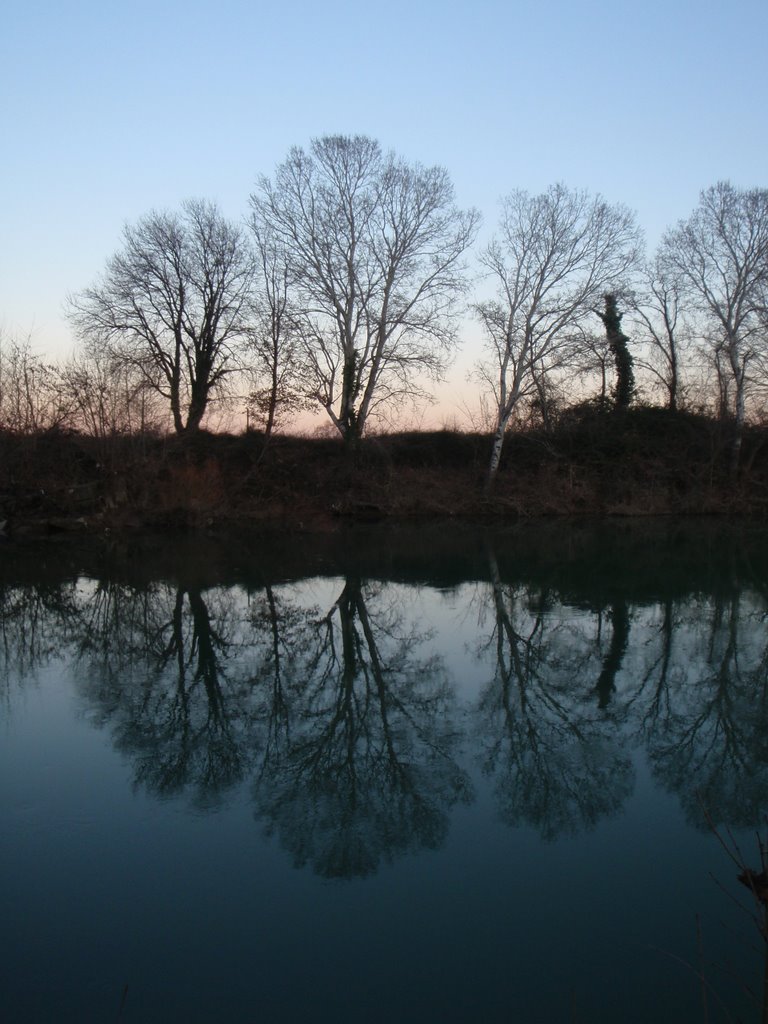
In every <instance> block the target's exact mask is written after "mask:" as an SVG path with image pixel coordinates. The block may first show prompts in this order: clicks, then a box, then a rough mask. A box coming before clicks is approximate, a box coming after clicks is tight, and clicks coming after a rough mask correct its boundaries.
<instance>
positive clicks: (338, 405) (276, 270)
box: [0, 136, 768, 476]
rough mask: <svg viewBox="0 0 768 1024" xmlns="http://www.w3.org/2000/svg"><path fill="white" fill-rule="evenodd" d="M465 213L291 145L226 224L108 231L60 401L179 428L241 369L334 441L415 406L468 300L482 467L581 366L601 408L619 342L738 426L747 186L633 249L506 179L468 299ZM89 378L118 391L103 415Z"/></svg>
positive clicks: (391, 160)
mask: <svg viewBox="0 0 768 1024" xmlns="http://www.w3.org/2000/svg"><path fill="white" fill-rule="evenodd" d="M478 225H479V216H478V214H477V212H476V211H474V210H460V209H458V208H457V206H456V205H455V202H454V194H453V188H452V185H451V182H450V179H449V177H448V174H447V172H446V171H445V170H444V169H442V168H439V167H432V168H424V167H422V166H420V165H416V164H409V163H407V162H406V161H404V160H402V159H400V158H399V157H397V156H395V155H394V154H392V153H383V152H382V150H381V148H380V146H379V145H378V143H377V142H375V141H373V140H372V139H369V138H367V137H364V136H355V137H348V136H330V137H325V138H321V139H317V140H315V141H313V142H312V144H311V146H310V147H309V149H308V150H304V149H302V148H294V149H292V150H291V151H290V153H289V154H288V157H287V159H286V160H285V161H284V162H283V163H282V164H280V165H279V166H278V167H277V169H276V171H275V173H274V175H273V176H272V177H271V178H269V177H262V178H260V179H259V180H258V182H257V187H256V190H255V191H254V193H253V194H252V196H251V198H250V213H249V217H248V221H247V224H243V225H237V224H234V223H231V222H229V221H228V220H226V218H224V217H223V216H222V214H221V213H220V211H219V210H218V209H217V207H216V206H215V205H214V204H212V203H210V202H207V201H199V200H198V201H191V202H187V203H185V204H183V206H182V207H181V210H180V211H179V212H178V213H151V214H149V215H148V216H146V217H145V218H143V219H141V220H140V221H138V222H137V223H136V224H134V225H129V226H127V227H126V228H125V229H124V233H123V244H122V248H121V249H120V251H119V252H117V253H116V254H115V255H114V256H113V257H112V258H111V259H110V260H109V261H108V263H107V266H106V270H105V272H104V274H103V275H102V277H101V279H100V280H99V281H98V283H96V284H95V285H93V286H92V287H90V288H88V289H86V290H84V291H83V292H81V293H79V294H77V295H74V296H72V297H71V298H70V299H69V303H68V306H69V315H70V320H71V323H72V325H73V327H74V329H75V332H76V334H77V337H78V338H79V340H80V341H81V343H82V349H81V355H80V357H79V362H78V361H77V360H76V361H75V363H74V364H73V367H72V368H71V369H70V371H69V393H70V396H71V397H73V399H74V405H75V406H76V407H77V409H78V410H79V412H80V415H81V418H82V420H83V421H84V422H85V423H86V424H87V425H88V426H89V427H91V428H94V427H95V420H97V419H99V420H100V427H99V429H101V428H104V429H106V428H108V427H109V428H112V429H114V428H117V429H120V428H121V426H122V424H121V423H119V422H118V420H120V417H122V419H127V420H129V421H130V422H131V423H132V424H135V423H136V421H137V420H139V421H140V422H141V423H142V424H145V423H146V422H147V417H148V416H150V414H152V415H154V413H155V411H156V408H157V406H156V403H155V402H154V401H153V398H154V399H155V400H157V399H159V400H160V403H161V409H163V410H164V411H165V413H166V415H167V411H168V410H170V415H171V417H172V421H173V426H174V428H175V430H176V431H177V432H179V433H184V432H190V431H195V430H197V429H198V427H199V426H200V424H201V422H202V420H203V418H204V416H205V415H206V413H207V412H208V410H209V407H210V404H211V402H212V401H213V400H215V399H217V398H219V397H221V396H222V395H225V394H226V392H227V384H228V383H229V384H231V383H232V381H233V380H234V379H235V375H236V374H237V375H238V376H239V375H241V374H243V373H245V374H246V375H247V377H248V379H249V382H250V386H249V392H250V401H251V407H252V409H253V411H254V412H255V413H256V414H257V415H258V416H259V417H261V418H262V422H263V424H264V428H265V430H266V432H267V433H268V434H269V433H270V432H271V431H272V430H274V429H275V427H276V425H277V424H278V423H279V422H280V419H281V417H282V418H285V417H286V416H288V415H290V414H293V413H295V412H296V411H297V410H298V409H300V408H301V407H302V406H308V407H315V408H316V407H320V408H322V409H324V410H325V413H326V414H327V416H328V418H329V420H330V422H331V423H332V424H333V425H334V427H335V428H336V429H337V430H338V432H339V434H340V435H341V436H342V437H343V438H344V439H345V440H346V441H348V442H350V443H352V444H354V443H355V442H356V441H358V440H359V439H360V437H361V436H362V435H363V433H364V432H365V430H366V427H367V426H368V424H369V422H370V421H371V419H372V417H374V418H375V417H376V416H377V414H381V413H382V412H386V411H388V410H392V409H393V408H396V407H397V406H398V405H399V404H401V403H402V402H404V401H409V400H414V399H421V398H425V397H428V385H429V382H430V381H431V380H432V381H434V380H436V379H439V378H440V376H441V375H442V373H443V372H444V370H445V367H446V363H447V360H448V359H449V357H450V355H451V354H452V353H453V351H454V350H455V348H456V345H457V342H458V328H459V325H460V323H461V322H462V320H461V318H462V317H463V316H465V315H466V314H467V312H468V311H470V312H471V313H473V314H474V316H475V317H476V318H477V319H478V321H479V323H480V324H481V325H482V330H483V333H484V338H485V346H486V349H485V357H484V358H483V359H482V360H481V361H480V362H479V364H478V366H477V371H476V381H477V382H478V383H479V385H480V387H481V389H482V393H483V395H484V398H485V401H486V408H487V409H488V410H489V422H488V423H486V424H485V425H486V426H492V428H493V431H494V437H495V441H494V447H493V455H492V461H491V466H490V471H491V476H493V474H494V473H495V471H496V469H497V467H498V464H499V458H500V455H501V449H502V444H503V441H504V436H505V433H506V431H507V430H508V429H509V426H510V424H511V423H513V422H514V420H515V419H516V418H518V417H519V415H520V413H521V410H523V409H529V408H530V407H531V406H532V405H535V407H536V408H537V409H538V411H539V413H540V415H541V416H542V418H543V419H544V420H545V422H546V421H547V418H548V417H549V416H551V414H552V411H553V410H554V409H555V408H556V407H557V406H558V404H562V403H563V401H564V399H565V397H566V396H567V397H569V398H570V399H571V400H573V399H578V398H583V397H584V396H585V390H584V385H583V383H582V384H578V383H577V384H574V381H577V382H578V381H579V380H583V378H584V375H585V374H587V373H594V372H595V370H597V371H598V374H599V378H600V398H601V400H602V401H603V402H604V403H608V402H614V403H616V404H619V405H626V404H628V402H629V401H630V400H631V398H632V393H633V390H634V376H633V363H632V354H631V351H630V348H629V347H628V345H627V342H628V341H629V340H630V339H631V342H632V351H634V352H635V357H636V365H637V366H638V367H639V368H642V369H643V370H644V372H645V373H646V374H647V375H650V378H651V379H653V380H655V382H656V384H657V385H659V386H660V387H661V388H662V389H663V392H664V396H665V401H666V403H667V404H668V405H669V407H670V408H673V409H674V408H676V407H677V406H678V405H679V404H680V403H681V401H684V400H685V395H686V393H685V387H686V379H685V376H684V373H683V367H684V365H685V363H686V359H688V360H689V362H690V357H691V355H692V354H694V353H695V354H696V355H698V356H699V357H700V358H699V360H698V365H699V366H700V367H702V368H703V372H710V374H711V375H712V376H713V379H714V380H715V381H716V396H717V398H716V403H717V407H718V410H719V412H720V413H721V414H722V415H724V416H728V417H730V418H733V420H734V422H735V423H736V426H737V428H738V429H737V431H736V433H737V435H738V434H739V433H740V428H741V426H742V424H743V422H744V419H745V416H746V414H747V409H748V402H749V400H750V396H753V397H754V398H755V399H757V398H759V394H760V390H761V389H762V388H763V386H764V382H765V380H766V377H765V369H766V367H765V360H766V356H767V355H768V313H767V309H768V300H767V298H766V296H767V295H768V189H751V190H741V189H738V188H736V187H734V186H733V185H731V184H728V183H725V182H721V183H719V184H717V185H715V186H713V187H711V188H709V189H707V190H706V191H704V192H703V193H702V194H701V197H700V202H699V205H698V207H697V209H696V210H695V211H694V212H693V214H692V215H691V216H690V217H689V218H688V220H686V221H682V222H681V223H680V224H679V225H678V226H677V227H676V228H674V229H671V230H670V231H668V232H667V233H666V235H665V236H664V238H663V240H662V242H661V245H660V247H659V250H658V252H657V253H656V255H655V257H654V258H653V260H651V261H650V262H649V261H647V260H646V259H645V257H644V254H643V245H642V237H641V232H640V230H639V228H638V225H637V223H636V220H635V218H634V215H633V214H632V213H631V212H630V211H629V210H627V209H626V208H625V207H623V206H621V205H617V204H610V203H607V202H606V201H605V200H603V199H601V198H600V197H593V196H590V195H589V194H588V193H586V192H583V191H576V190H572V189H568V188H566V187H565V186H564V185H555V186H552V187H551V188H549V189H547V190H546V191H545V192H543V193H542V194H540V195H531V194H529V193H527V192H522V191H517V192H513V193H512V194H511V195H509V196H507V197H506V198H505V199H504V200H503V202H502V216H501V221H500V224H499V227H498V230H497V233H496V235H495V237H494V238H493V239H492V240H491V241H490V243H489V244H487V245H486V246H485V247H484V248H483V249H482V250H481V251H480V253H479V256H478V259H479V265H480V268H481V271H482V273H481V276H480V279H479V287H483V288H484V289H486V290H487V294H488V297H487V298H485V299H481V300H480V301H472V300H471V299H470V297H469V296H468V294H467V291H468V286H469V278H468V265H467V262H468V256H469V253H470V248H471V246H472V244H473V242H474V240H475V238H476V235H477V230H478ZM622 316H624V317H625V320H624V324H625V327H629V335H630V337H629V338H628V337H627V335H626V334H625V333H624V331H623V329H622V326H621V325H622ZM6 362H7V360H6ZM3 369H4V365H3V367H0V388H1V387H2V383H1V382H2V380H3V376H2V372H3ZM614 371H615V373H616V383H615V387H613V388H611V387H610V386H609V381H610V380H611V375H612V373H613V372H614ZM39 376H40V375H38V377H39ZM107 378H109V380H111V382H112V387H111V391H110V389H109V388H108V387H107ZM94 388H95V391H96V394H97V395H104V396H105V395H106V394H107V392H108V391H109V392H110V396H111V398H112V400H114V395H115V393H117V394H118V395H119V396H120V401H119V402H118V403H117V404H118V405H119V406H120V409H121V410H122V412H121V413H120V415H118V414H117V411H116V410H112V411H111V412H110V411H108V410H104V409H102V408H101V407H100V403H99V402H98V401H96V402H94V400H93V391H94ZM89 389H90V392H89ZM0 402H2V394H1V393H0ZM6 404H7V403H6ZM128 406H130V408H131V410H132V411H131V412H130V413H129V412H128ZM84 407H85V408H84ZM0 408H2V409H3V410H4V409H5V406H4V405H0ZM137 409H140V410H141V412H140V413H137V411H136V410H137ZM6 419H7V414H6Z"/></svg>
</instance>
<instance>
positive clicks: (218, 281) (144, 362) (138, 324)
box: [69, 200, 253, 433]
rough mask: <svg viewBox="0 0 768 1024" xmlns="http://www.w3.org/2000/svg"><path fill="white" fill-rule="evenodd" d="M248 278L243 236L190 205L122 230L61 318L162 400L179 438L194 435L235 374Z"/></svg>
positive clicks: (207, 209)
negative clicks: (97, 278)
mask: <svg viewBox="0 0 768 1024" xmlns="http://www.w3.org/2000/svg"><path fill="white" fill-rule="evenodd" d="M252 277H253V258H252V254H251V252H250V250H249V248H248V246H247V244H246V241H245V238H244V235H243V232H242V231H241V230H240V229H239V228H238V227H236V226H234V225H233V224H230V223H229V222H228V221H227V220H225V219H224V217H223V216H222V215H221V213H220V212H219V210H218V209H217V207H216V206H215V205H214V204H213V203H209V202H205V201H203V200H193V201H190V202H187V203H185V204H184V205H183V206H182V210H181V213H180V214H175V213H173V214H172V213H151V214H149V216H147V217H144V218H143V219H142V220H140V221H138V223H137V224H135V225H128V226H126V227H125V228H124V230H123V248H122V250H121V251H120V252H118V253H117V254H116V255H115V256H113V257H112V258H111V259H110V260H109V262H108V263H107V269H106V273H105V274H104V277H103V279H102V281H101V282H100V283H99V284H97V285H95V286H94V287H92V288H88V289H86V290H85V291H84V292H81V293H80V294H79V295H76V296H74V297H72V298H71V299H70V301H69V312H70V319H71V321H72V324H73V326H74V327H75V330H76V331H77V332H78V334H79V335H80V336H81V337H82V338H84V339H85V340H87V341H89V342H91V343H92V344H95V345H97V346H98V345H103V346H107V347H108V348H109V350H110V351H111V352H112V354H113V355H114V357H115V358H116V359H117V360H118V361H122V362H125V363H127V364H129V365H131V366H134V367H136V369H137V370H139V372H140V373H141V374H142V375H143V377H144V380H145V381H146V384H147V385H148V386H149V387H151V388H153V389H154V390H156V391H157V392H159V394H160V395H162V396H163V397H164V398H165V399H167V401H168V402H169V403H170V409H171V414H172V417H173V425H174V428H175V429H176V431H177V432H178V433H184V432H187V431H188V432H193V431H195V430H197V429H198V427H199V426H200V423H201V421H202V419H203V416H204V415H205V412H206V409H207V408H208V403H209V401H210V399H211V397H212V396H213V395H215V394H216V392H217V390H219V389H220V388H221V386H222V384H223V382H224V380H225V378H226V376H227V374H229V373H230V372H232V371H233V370H234V369H235V363H234V360H233V355H234V349H235V347H236V346H238V345H239V344H240V343H241V342H242V341H243V340H244V338H245V335H246V330H247V327H248V317H247V314H248V298H249V295H250V288H251V281H252Z"/></svg>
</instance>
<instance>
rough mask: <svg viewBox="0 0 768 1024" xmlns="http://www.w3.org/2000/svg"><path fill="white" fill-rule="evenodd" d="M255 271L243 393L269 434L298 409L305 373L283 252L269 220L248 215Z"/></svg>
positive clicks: (304, 400)
mask: <svg viewBox="0 0 768 1024" xmlns="http://www.w3.org/2000/svg"><path fill="white" fill-rule="evenodd" d="M251 229H252V231H253V237H254V242H255V256H256V273H255V280H254V298H253V307H252V312H251V326H250V329H249V331H248V344H247V348H246V372H247V375H248V377H249V378H251V379H252V380H253V382H254V387H253V388H252V389H251V392H250V394H249V397H248V408H249V411H250V410H253V411H254V412H255V413H256V417H257V419H261V420H262V422H263V424H264V434H265V436H266V437H270V436H271V434H272V432H273V430H274V429H275V427H276V425H277V424H278V423H279V422H280V420H281V418H282V417H283V416H284V415H285V414H287V413H289V412H291V411H295V410H297V409H299V408H301V407H302V406H303V405H304V404H305V403H306V399H304V398H303V395H302V384H303V382H304V378H305V372H304V362H303V352H302V349H301V331H300V324H299V318H298V316H297V313H296V312H295V311H294V310H293V309H292V307H291V303H290V286H289V271H290V268H289V265H288V260H287V258H286V252H285V249H284V247H283V246H282V244H281V243H280V240H279V239H278V238H277V237H276V236H275V233H274V231H272V230H271V228H270V226H269V224H265V223H260V222H259V220H258V218H257V217H256V216H255V215H254V216H253V217H252V218H251Z"/></svg>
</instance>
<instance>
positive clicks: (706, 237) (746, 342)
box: [660, 181, 768, 469]
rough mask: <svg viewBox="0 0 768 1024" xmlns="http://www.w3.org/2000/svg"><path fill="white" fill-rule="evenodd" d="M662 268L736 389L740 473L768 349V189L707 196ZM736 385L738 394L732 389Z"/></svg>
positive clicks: (733, 407)
mask: <svg viewBox="0 0 768 1024" xmlns="http://www.w3.org/2000/svg"><path fill="white" fill-rule="evenodd" d="M660 252H661V257H660V259H661V263H662V266H663V268H664V269H665V271H666V273H667V275H668V276H669V277H670V278H672V279H675V280H676V281H677V282H679V286H680V288H681V289H682V291H683V293H684V294H685V295H686V296H687V297H688V299H689V300H690V302H691V305H692V307H693V308H694V309H695V311H696V312H697V313H698V315H699V333H700V335H701V337H702V339H703V340H704V341H705V343H706V344H708V346H709V348H710V351H711V352H712V357H713V362H714V363H715V365H716V367H717V368H718V373H719V374H722V372H723V370H725V372H726V374H727V375H729V376H730V381H729V382H726V383H725V387H724V389H721V392H723V393H724V394H726V395H728V399H729V404H730V409H729V410H728V411H729V413H730V415H731V416H732V417H733V421H734V424H735V428H736V429H735V435H734V445H733V452H732V466H733V468H734V469H735V468H736V466H737V465H738V459H739V451H740V448H741V435H742V429H743V425H744V417H745V412H746V399H747V391H748V384H749V382H750V370H751V368H752V366H753V365H755V364H759V363H760V361H761V358H762V356H763V354H764V352H765V350H766V347H768V338H766V333H765V324H764V316H763V314H762V312H761V310H762V306H763V299H764V295H765V288H766V282H768V189H760V188H754V189H748V190H745V189H738V188H736V187H735V186H734V185H731V184H730V182H727V181H721V182H718V183H717V184H716V185H713V186H711V187H710V188H708V189H705V190H704V191H703V192H702V193H701V195H700V198H699V205H698V207H697V208H696V210H694V212H693V213H692V214H691V216H690V217H689V218H688V220H686V221H681V222H680V223H679V224H678V226H677V227H676V228H674V229H672V230H671V231H668V232H667V233H666V235H665V236H664V238H663V240H662V246H661V250H660ZM728 383H731V384H732V387H730V388H729V387H728V386H727V384H728Z"/></svg>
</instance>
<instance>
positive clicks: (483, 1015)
mask: <svg viewBox="0 0 768 1024" xmlns="http://www.w3.org/2000/svg"><path fill="white" fill-rule="evenodd" d="M0 613H1V614H2V625H1V626H0V632H1V635H0V701H1V707H0V813H1V814H2V819H1V820H2V831H1V832H0V944H1V946H2V948H1V949H0V1018H2V1020H3V1021H18V1022H24V1024H27V1022H38V1021H39V1022H45V1024H48V1022H63V1021H77V1022H90V1021H124V1022H141V1024H144V1022H154V1021H158V1022H167V1021H183V1022H185V1024H190V1022H196V1021H205V1022H208V1021H219V1020H221V1021H224V1020H226V1021H257V1020H258V1021H268V1022H272V1021H276V1022H281V1021H291V1022H294V1021H312V1022H317V1021H334V1022H346V1021H350V1022H352V1021H354V1022H357V1021H406V1022H407V1021H420V1022H422V1021H435V1022H449V1021H489V1022H490V1021H493V1022H495V1021H509V1022H513V1021H514V1022H518V1021H520V1022H538V1021H542V1022H549V1021H554V1022H560V1021H565V1022H567V1021H574V1022H576V1021H578V1022H581V1024H592V1022H612V1024H613V1022H619V1021H637V1022H650V1021H653V1022H663V1021H669V1022H675V1024H680V1022H686V1021H705V1020H710V1021H719V1020H723V1021H725V1020H745V1021H746V1020H755V1021H757V1020H759V1019H760V1010H759V1006H758V1005H757V1002H754V1001H751V1000H750V998H749V995H748V993H747V992H746V989H747V988H751V989H752V990H753V991H754V992H756V993H758V996H759V994H760V992H761V986H762V971H763V954H764V947H763V943H762V939H761V938H760V935H759V933H758V930H757V928H756V926H755V923H754V921H753V920H752V919H751V917H750V912H751V910H752V906H751V896H750V893H749V891H748V890H746V889H745V888H743V887H742V886H740V885H739V883H738V881H737V879H736V875H737V873H738V869H737V867H736V866H735V865H734V864H733V863H732V862H731V861H730V860H729V859H728V857H727V855H726V853H725V851H724V849H723V847H722V845H721V844H720V842H719V841H718V838H717V836H716V835H715V832H714V831H713V828H712V826H711V825H708V824H707V820H706V819H707V815H709V816H710V818H711V821H712V823H713V824H714V825H715V826H716V827H717V829H718V830H719V833H720V835H721V837H722V838H723V839H724V840H725V841H726V842H727V843H731V842H736V843H738V844H739V846H740V848H741V852H742V856H743V859H744V860H745V861H746V862H747V863H748V864H749V865H750V866H752V867H755V868H758V867H759V866H760V853H759V848H758V843H757V839H756V836H755V831H756V829H763V831H764V812H765V811H766V810H768V706H767V704H766V700H767V698H768V632H767V631H766V614H767V613H768V531H766V530H764V529H762V528H760V527H744V526H742V527H737V526H730V527H729V526H727V525H723V524H717V523H704V524H680V523H656V524H652V525H644V526H638V525H632V524H616V525H613V526H610V527H609V526H606V525H603V526H586V525H578V526H568V525H565V524H562V523H550V524H539V525H524V526H520V527H516V528H513V529H506V530H484V531H475V530H471V529H468V528H458V527H457V528H448V527H445V526H431V527H429V528H427V527H424V528H420V529H416V528H411V529H405V528H400V529H395V528H387V529H363V528H358V529H352V530H350V531H349V532H347V533H345V534H341V535H333V536H327V537H321V538H312V537H310V536H304V535H293V536H287V535H273V536H271V537H259V536H255V535H242V536H234V537H230V538H228V539H224V538H214V537H210V538H202V539H200V538H198V539H180V540H169V539H167V538H166V539H161V538H155V539H152V538H144V539H142V540H140V541H139V540H136V541H135V542H132V543H131V544H130V545H129V544H126V543H124V542H115V543H109V542H103V543H100V544H93V545H75V544H72V543H71V542H68V541H67V542H62V543H58V544H47V545H45V546H40V547H36V546H23V547H14V546H11V545H6V546H5V547H3V548H0ZM737 901H740V903H741V904H743V906H740V905H738V903H737ZM703 991H706V992H707V994H708V995H707V1003H708V1006H707V1009H706V1011H705V1008H704V1006H703V996H702V992H703ZM707 1014H708V1016H707Z"/></svg>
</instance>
